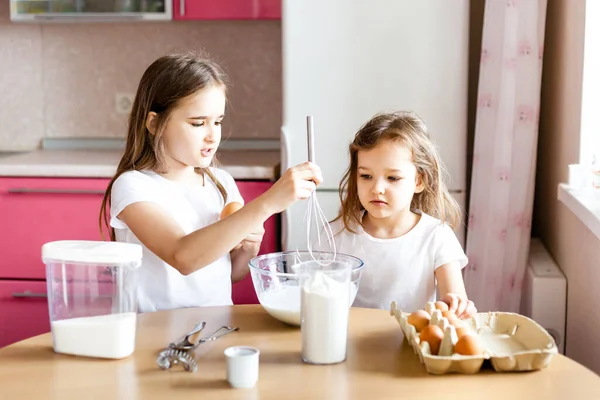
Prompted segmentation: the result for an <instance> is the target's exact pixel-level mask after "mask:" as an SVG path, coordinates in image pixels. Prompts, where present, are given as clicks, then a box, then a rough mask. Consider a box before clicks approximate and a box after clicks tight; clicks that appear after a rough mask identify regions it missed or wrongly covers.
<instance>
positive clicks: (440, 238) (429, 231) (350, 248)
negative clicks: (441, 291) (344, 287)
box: [331, 213, 468, 312]
mask: <svg viewBox="0 0 600 400" xmlns="http://www.w3.org/2000/svg"><path fill="white" fill-rule="evenodd" d="M331 229H332V231H333V233H334V234H336V236H335V243H336V248H337V251H338V252H339V253H345V254H350V255H353V256H355V257H358V258H360V259H361V260H363V262H364V264H365V265H364V267H363V272H362V276H361V280H360V283H359V286H358V293H357V295H356V299H355V300H354V303H353V306H355V307H366V308H379V309H389V308H390V304H391V303H392V300H394V301H396V304H397V305H398V307H399V308H400V309H401V310H402V311H406V312H412V311H415V310H418V309H423V308H424V307H425V305H426V304H427V302H429V301H435V300H436V282H435V275H434V271H435V270H436V269H437V268H438V267H440V266H442V265H444V264H447V263H449V262H452V261H458V262H459V264H460V267H461V268H464V267H465V266H466V265H467V262H468V260H467V256H466V255H465V253H464V251H463V249H462V247H461V245H460V242H459V241H458V239H457V237H456V235H455V234H454V231H452V229H451V228H450V227H449V226H448V225H446V224H443V223H442V222H441V221H440V220H438V219H436V218H434V217H432V216H430V215H427V214H425V213H421V219H420V220H419V222H418V223H417V225H416V226H415V227H414V228H413V229H411V230H410V231H409V232H408V233H406V234H404V235H402V236H400V237H397V238H394V239H378V238H375V237H373V236H371V235H369V234H368V233H366V232H365V231H364V230H363V229H362V227H361V226H359V227H357V228H356V229H355V231H356V232H357V234H353V233H351V232H348V231H347V230H346V229H344V224H343V222H342V221H341V220H338V221H335V222H334V223H332V224H331Z"/></svg>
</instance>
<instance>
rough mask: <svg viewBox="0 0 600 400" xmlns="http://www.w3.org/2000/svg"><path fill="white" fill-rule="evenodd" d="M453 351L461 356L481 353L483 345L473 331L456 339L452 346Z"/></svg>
mask: <svg viewBox="0 0 600 400" xmlns="http://www.w3.org/2000/svg"><path fill="white" fill-rule="evenodd" d="M454 352H455V353H458V354H462V355H463V356H475V355H480V354H482V353H483V346H482V344H481V341H480V340H479V337H478V336H477V335H475V334H473V333H471V334H466V335H464V336H462V337H461V338H460V339H458V342H456V345H455V346H454Z"/></svg>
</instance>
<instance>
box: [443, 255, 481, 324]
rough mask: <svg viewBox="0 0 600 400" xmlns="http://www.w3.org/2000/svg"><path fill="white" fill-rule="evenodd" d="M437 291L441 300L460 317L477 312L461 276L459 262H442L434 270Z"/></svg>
mask: <svg viewBox="0 0 600 400" xmlns="http://www.w3.org/2000/svg"><path fill="white" fill-rule="evenodd" d="M435 279H436V280H437V286H438V291H439V294H440V296H441V299H442V301H444V302H445V303H447V304H448V307H449V308H450V310H453V311H455V312H456V315H457V316H458V317H460V318H469V317H472V316H474V315H475V314H476V313H477V309H476V308H475V305H474V304H473V302H472V301H471V300H469V299H468V298H467V291H466V289H465V283H464V281H463V277H462V271H461V268H460V264H459V263H458V262H457V261H454V262H450V263H447V264H444V265H442V266H440V267H439V268H437V269H436V270H435Z"/></svg>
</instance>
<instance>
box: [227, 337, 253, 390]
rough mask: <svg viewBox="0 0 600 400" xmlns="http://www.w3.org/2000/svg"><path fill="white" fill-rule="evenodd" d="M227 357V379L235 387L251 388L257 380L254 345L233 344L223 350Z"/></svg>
mask: <svg viewBox="0 0 600 400" xmlns="http://www.w3.org/2000/svg"><path fill="white" fill-rule="evenodd" d="M224 353H225V358H226V359H227V381H228V382H229V384H230V385H231V386H232V387H233V388H236V389H241V388H251V387H253V386H254V385H255V384H256V382H257V381H258V356H259V354H260V351H259V350H258V349H257V348H254V347H248V346H233V347H228V348H227V349H225V351H224Z"/></svg>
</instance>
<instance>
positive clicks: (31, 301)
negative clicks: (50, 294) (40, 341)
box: [0, 280, 50, 347]
mask: <svg viewBox="0 0 600 400" xmlns="http://www.w3.org/2000/svg"><path fill="white" fill-rule="evenodd" d="M46 332H50V320H49V318H48V299H47V297H46V282H45V281H18V280H14V281H2V280H0V347H4V346H7V345H9V344H11V343H14V342H18V341H20V340H24V339H27V338H30V337H32V336H37V335H41V334H42V333H46Z"/></svg>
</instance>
